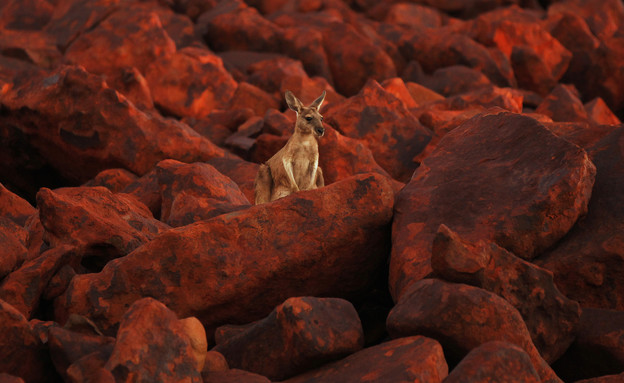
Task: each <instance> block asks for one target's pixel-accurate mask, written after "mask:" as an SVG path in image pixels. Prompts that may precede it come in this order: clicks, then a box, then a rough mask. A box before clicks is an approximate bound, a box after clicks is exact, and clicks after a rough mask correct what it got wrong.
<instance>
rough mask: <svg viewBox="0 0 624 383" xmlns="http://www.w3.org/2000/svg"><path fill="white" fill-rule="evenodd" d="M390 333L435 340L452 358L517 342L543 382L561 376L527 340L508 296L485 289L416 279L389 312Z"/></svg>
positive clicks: (521, 321) (527, 334) (396, 335)
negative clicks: (483, 347)
mask: <svg viewBox="0 0 624 383" xmlns="http://www.w3.org/2000/svg"><path fill="white" fill-rule="evenodd" d="M387 326H388V332H389V333H390V335H391V336H393V337H395V338H396V337H402V336H411V335H424V336H428V337H431V338H433V339H436V340H438V341H439V342H440V343H441V344H442V347H444V350H445V355H446V356H447V358H448V359H449V362H450V363H454V362H457V361H459V360H460V359H461V358H463V357H464V356H465V355H466V354H467V353H468V352H470V351H471V350H472V349H474V348H476V347H478V346H480V345H482V344H484V343H487V342H490V341H504V342H509V343H512V344H515V345H517V346H520V347H521V348H522V349H523V350H524V351H525V352H526V353H527V354H528V355H529V357H530V358H531V362H532V363H533V367H534V368H535V370H536V371H537V372H538V374H539V376H540V378H541V381H543V382H546V381H548V382H560V380H559V379H558V378H557V376H556V375H555V373H554V372H553V371H552V369H551V368H550V366H549V365H548V364H547V363H546V362H545V361H544V359H542V357H541V356H540V355H539V352H538V351H537V349H536V348H535V346H534V345H533V342H532V341H531V336H530V334H529V331H528V330H527V327H526V325H525V324H524V321H523V320H522V317H521V316H520V314H519V313H518V311H517V310H516V309H515V308H514V307H513V306H511V305H510V304H509V303H508V302H507V301H506V300H504V299H503V298H500V297H499V296H497V295H495V294H493V293H490V292H488V291H486V290H483V289H480V288H477V287H473V286H468V285H463V284H454V283H448V282H444V281H441V280H438V279H425V280H422V281H419V282H416V283H414V284H413V285H412V286H411V287H410V288H409V289H408V291H407V292H406V293H405V294H404V296H403V297H402V298H401V300H400V301H399V302H398V303H397V305H396V306H395V307H394V308H393V309H392V311H390V314H389V315H388V321H387Z"/></svg>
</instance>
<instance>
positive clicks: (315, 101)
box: [310, 91, 327, 110]
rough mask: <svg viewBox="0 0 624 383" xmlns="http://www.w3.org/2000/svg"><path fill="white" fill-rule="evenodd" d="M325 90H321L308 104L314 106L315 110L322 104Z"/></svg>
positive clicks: (319, 108)
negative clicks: (317, 96) (320, 93)
mask: <svg viewBox="0 0 624 383" xmlns="http://www.w3.org/2000/svg"><path fill="white" fill-rule="evenodd" d="M326 93H327V92H325V91H323V94H322V95H320V96H319V98H317V99H316V100H314V101H313V102H312V104H310V106H312V107H315V108H316V110H321V105H323V101H325V94H326Z"/></svg>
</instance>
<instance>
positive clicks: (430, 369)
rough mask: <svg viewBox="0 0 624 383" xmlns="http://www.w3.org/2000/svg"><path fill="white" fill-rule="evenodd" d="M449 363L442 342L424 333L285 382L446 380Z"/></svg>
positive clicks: (397, 340) (368, 350)
mask: <svg viewBox="0 0 624 383" xmlns="http://www.w3.org/2000/svg"><path fill="white" fill-rule="evenodd" d="M447 374H448V366H447V364H446V360H445V359H444V353H443V352H442V347H440V344H439V343H438V342H436V341H435V340H433V339H429V338H426V337H423V336H413V337H407V338H400V339H395V340H391V341H388V342H385V343H382V344H379V345H376V346H373V347H369V348H365V349H364V350H361V351H359V352H356V353H355V354H353V355H350V356H348V357H346V358H344V359H342V360H339V361H337V362H334V363H331V364H328V365H326V366H323V367H320V368H318V369H316V370H312V371H309V372H307V373H305V374H302V375H299V376H295V377H294V378H291V379H288V380H286V381H284V382H285V383H286V382H287V383H304V382H305V383H317V382H318V383H320V382H344V383H356V382H362V381H365V382H371V383H382V382H396V383H407V382H415V381H416V382H418V381H422V382H431V383H436V382H442V381H443V380H444V378H446V376H447Z"/></svg>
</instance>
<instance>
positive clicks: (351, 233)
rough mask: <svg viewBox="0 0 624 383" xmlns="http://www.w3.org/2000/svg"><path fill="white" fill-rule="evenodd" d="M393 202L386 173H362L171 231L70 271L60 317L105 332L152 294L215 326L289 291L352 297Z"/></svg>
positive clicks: (370, 276)
mask: <svg viewBox="0 0 624 383" xmlns="http://www.w3.org/2000/svg"><path fill="white" fill-rule="evenodd" d="M393 203H394V193H393V190H392V187H391V184H390V181H389V180H388V179H387V178H385V177H383V176H380V175H375V174H365V175H359V176H355V177H351V178H348V179H345V180H343V181H340V182H337V183H335V184H332V185H330V186H327V187H325V188H322V189H316V190H311V191H306V192H301V193H296V194H294V195H291V196H289V197H286V198H283V199H280V200H277V201H274V202H272V203H267V204H263V205H258V206H254V207H251V208H248V209H246V210H242V211H238V212H234V213H230V214H225V215H220V216H217V217H214V218H212V219H210V220H208V221H203V222H197V223H195V224H193V225H189V226H186V227H184V228H178V229H174V230H170V231H168V232H165V233H163V234H161V235H160V236H158V237H156V238H154V239H153V240H152V241H150V242H149V243H147V244H146V245H144V246H142V247H141V248H139V249H137V250H135V251H134V252H133V253H131V254H129V255H127V256H125V257H122V258H119V259H117V260H114V261H113V262H109V264H108V265H107V266H106V267H105V268H104V269H103V270H102V272H100V273H95V274H84V275H78V276H76V277H74V279H73V280H72V283H71V285H70V287H69V288H68V290H67V292H66V294H64V295H63V296H61V297H59V298H57V300H56V302H55V312H56V317H57V319H58V320H59V321H60V322H61V323H62V322H64V321H65V320H66V319H67V317H68V315H69V314H71V313H78V314H82V315H85V316H87V317H89V318H91V319H92V320H93V321H94V322H95V323H96V324H97V325H98V326H99V327H100V328H101V329H102V331H103V332H104V333H111V332H112V331H114V329H115V327H116V326H117V325H118V323H119V321H120V318H121V316H122V315H123V313H124V311H125V307H127V306H128V305H130V304H132V302H134V301H136V300H137V299H140V298H141V297H144V296H151V297H155V298H158V299H159V300H161V301H162V302H163V303H165V304H167V305H168V307H170V308H171V309H172V310H173V311H175V312H176V313H177V314H178V315H179V316H191V315H192V316H195V317H197V318H198V319H200V320H201V321H202V323H203V324H204V325H205V326H206V329H207V332H208V334H209V335H212V331H213V330H214V328H215V327H217V326H218V325H221V324H224V323H248V322H250V321H253V320H257V319H260V318H262V317H264V316H266V315H267V314H268V313H269V312H270V311H271V310H272V309H273V308H274V307H275V306H276V305H277V304H279V303H281V302H283V301H284V300H285V299H287V298H289V297H292V296H304V295H311V296H328V295H329V296H336V297H349V296H354V295H356V294H358V293H360V292H362V291H363V290H364V289H367V288H369V287H370V286H371V283H372V281H373V280H374V278H376V276H377V275H378V272H379V271H380V270H381V269H382V265H383V264H384V262H385V261H386V256H387V252H388V246H389V238H388V234H389V233H388V229H389V223H390V219H391V216H392V205H393ZM285 254H286V256H285ZM293 278H295V279H296V283H293V281H294V279H293ZM90 296H97V297H98V299H97V300H91V299H89V298H88V297H90Z"/></svg>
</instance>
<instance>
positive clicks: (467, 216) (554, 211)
mask: <svg viewBox="0 0 624 383" xmlns="http://www.w3.org/2000/svg"><path fill="white" fill-rule="evenodd" d="M595 172H596V169H595V167H594V165H593V164H592V162H591V161H590V160H589V158H588V156H587V154H586V153H585V151H584V150H583V149H580V148H579V147H577V146H576V145H573V144H571V143H569V142H568V141H565V140H562V139H560V138H558V137H556V136H554V135H553V134H552V133H551V132H550V131H548V130H547V129H546V128H544V127H543V126H542V125H541V124H540V123H538V122H537V121H535V120H533V119H531V118H529V117H525V116H520V115H516V114H511V113H497V114H493V115H487V114H486V115H480V116H477V117H475V118H473V119H471V120H469V121H467V122H466V123H464V124H463V125H462V126H460V127H458V128H456V129H454V130H453V131H451V132H450V133H448V134H447V135H446V136H445V137H444V138H443V139H442V140H441V141H440V143H439V144H438V146H437V148H436V149H435V150H434V151H433V152H432V153H431V154H430V155H429V156H428V157H427V158H426V159H425V160H424V161H423V162H422V164H421V166H420V167H419V168H418V169H417V170H416V172H415V173H414V176H413V177H412V180H411V181H410V182H409V183H408V184H407V185H406V186H405V188H404V189H403V190H402V191H401V192H400V193H399V194H398V195H397V202H396V205H395V208H394V210H395V215H394V221H393V230H392V238H393V243H392V256H391V261H390V289H391V292H392V294H393V297H394V299H395V301H398V300H399V298H400V297H401V295H402V294H403V292H404V291H405V288H406V287H407V286H409V285H410V284H411V283H414V282H416V281H418V280H419V279H422V278H423V277H425V276H426V275H427V274H429V273H430V271H431V265H430V257H431V246H432V242H433V237H434V236H435V233H436V231H437V229H438V227H439V225H440V224H445V225H447V226H448V227H450V228H452V229H453V230H454V231H455V232H457V233H458V234H459V235H461V236H462V237H463V238H465V239H466V240H468V241H478V240H481V239H483V240H489V241H492V242H495V243H497V244H498V245H499V246H501V247H503V248H505V249H507V250H509V251H511V252H512V253H514V254H515V255H516V256H519V257H521V258H525V259H532V258H533V257H535V256H536V255H538V254H539V253H540V252H542V251H544V250H546V249H547V248H548V247H550V246H552V245H553V244H555V243H556V241H558V240H559V239H560V238H561V237H562V236H563V235H564V234H565V233H566V232H567V231H568V230H569V229H570V228H571V227H572V226H573V224H574V223H575V222H576V220H577V219H578V217H579V216H581V215H583V214H585V213H586V211H587V202H588V200H589V197H590V195H591V190H592V186H593V183H594V176H595Z"/></svg>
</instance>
